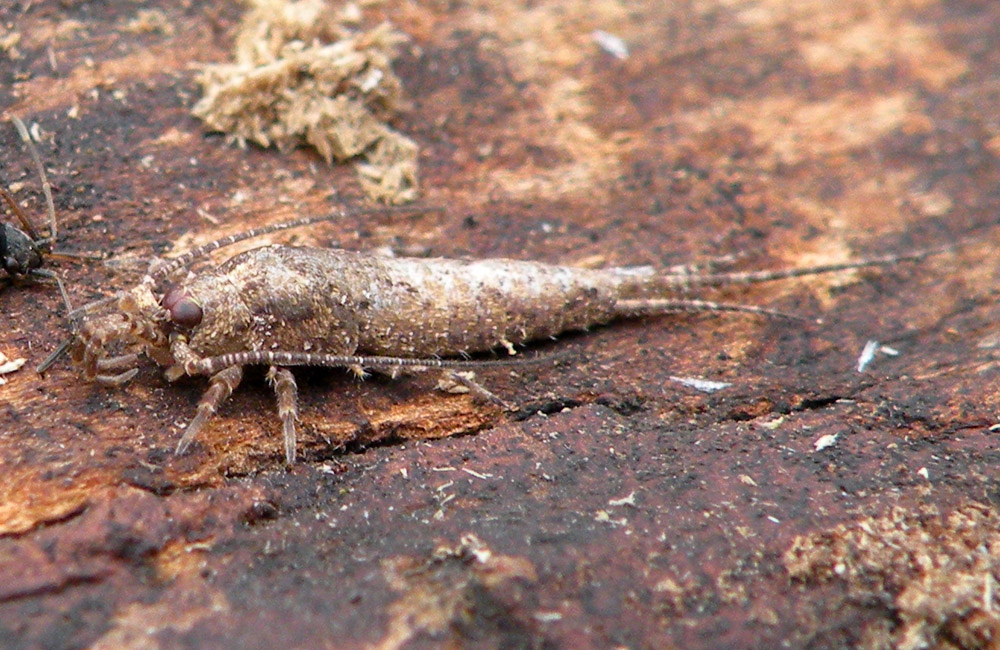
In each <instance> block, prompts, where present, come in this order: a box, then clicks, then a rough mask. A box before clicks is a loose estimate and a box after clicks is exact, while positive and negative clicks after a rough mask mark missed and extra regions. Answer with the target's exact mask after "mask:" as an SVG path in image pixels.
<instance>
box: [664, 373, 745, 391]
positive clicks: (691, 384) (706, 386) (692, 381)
mask: <svg viewBox="0 0 1000 650" xmlns="http://www.w3.org/2000/svg"><path fill="white" fill-rule="evenodd" d="M670 379H671V381H676V382H677V383H678V384H681V385H682V386H687V387H688V388H693V389H695V390H698V391H701V392H703V393H714V392H716V391H720V390H722V389H723V388H729V387H730V386H732V384H731V383H729V382H726V381H710V380H708V379H699V378H698V377H674V376H673V375H671V377H670Z"/></svg>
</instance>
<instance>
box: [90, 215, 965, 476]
mask: <svg viewBox="0 0 1000 650" xmlns="http://www.w3.org/2000/svg"><path fill="white" fill-rule="evenodd" d="M404 210H405V211H414V210H419V208H412V207H411V208H409V210H407V209H406V208H395V209H393V208H380V209H376V210H358V211H353V212H341V213H338V214H336V215H330V216H321V217H310V218H304V219H298V220H295V221H290V222H286V223H282V224H276V225H273V226H266V227H263V228H258V229H255V230H250V231H247V232H244V233H240V234H238V235H233V236H231V237H228V238H226V239H222V240H219V241H217V242H213V243H210V244H207V245H205V246H202V247H199V248H197V249H195V250H193V251H190V252H189V253H187V254H185V255H182V256H180V257H178V258H175V259H173V260H169V261H168V262H166V263H164V264H163V265H162V266H160V267H159V268H158V269H155V270H154V271H152V272H151V273H150V274H148V275H147V276H146V277H145V278H144V279H143V281H142V282H141V283H139V284H138V285H137V286H135V287H133V288H132V289H130V290H128V291H124V292H121V293H119V294H117V295H115V296H112V297H110V298H108V299H104V300H101V301H98V302H95V303H91V304H90V305H87V306H85V307H82V308H79V309H77V310H74V311H73V312H72V313H71V320H72V322H73V323H74V336H75V339H74V341H73V343H72V345H71V350H72V354H73V357H74V359H75V360H76V361H77V362H79V363H80V364H81V365H82V367H83V371H84V374H85V375H86V377H87V378H88V379H91V380H96V381H97V382H99V383H102V384H105V385H112V386H115V385H121V384H123V383H125V382H127V381H129V380H130V379H132V377H134V376H135V374H136V372H138V370H137V365H138V362H139V354H140V353H145V354H146V355H147V356H148V357H149V358H150V359H152V360H153V361H154V362H155V363H157V364H159V365H161V366H164V367H165V368H166V373H165V374H166V376H167V378H168V379H169V380H171V381H172V380H175V379H177V378H179V377H181V376H183V375H205V376H208V377H209V387H208V389H207V390H206V391H205V394H204V396H203V397H202V399H201V402H200V403H199V404H198V412H197V415H196V416H195V417H194V419H193V420H191V422H190V423H189V424H188V426H187V429H186V431H185V432H184V434H183V436H182V438H181V440H180V443H179V444H178V446H177V453H179V454H180V453H183V452H184V451H185V450H186V449H187V448H188V446H189V445H190V443H191V441H192V440H193V439H194V437H195V436H196V435H197V433H198V432H199V431H200V430H201V429H202V427H203V426H204V424H205V422H206V421H207V420H208V419H209V418H210V417H211V416H212V414H214V413H215V411H216V410H217V409H218V407H219V405H220V404H222V402H223V401H225V399H226V398H227V397H229V395H230V394H231V393H232V392H233V391H234V390H235V389H236V387H237V386H238V385H239V383H240V381H241V379H242V377H243V368H244V366H248V365H266V366H268V373H267V378H268V380H269V382H270V383H271V384H272V386H273V387H274V390H275V393H276V396H277V401H278V415H279V416H280V419H281V422H282V427H283V431H284V444H285V457H286V459H287V461H288V463H293V462H294V461H295V420H296V418H297V406H296V384H295V378H294V376H293V375H292V373H291V372H290V371H289V370H288V367H290V366H302V365H308V366H327V367H347V368H351V369H354V370H355V371H357V372H359V373H361V372H363V368H373V369H378V370H381V371H386V372H391V373H395V372H397V371H399V370H401V369H404V368H417V369H428V368H441V369H445V370H446V371H447V372H451V375H452V379H453V381H457V382H458V383H461V384H464V385H465V386H466V387H468V388H470V389H472V390H475V391H477V392H479V393H480V394H481V395H487V396H489V393H488V392H487V391H485V389H482V387H479V386H478V385H477V384H475V382H473V381H472V380H471V379H470V378H469V377H468V376H462V374H461V373H455V372H454V369H456V368H482V367H489V366H491V365H497V364H503V363H505V362H503V361H499V362H498V361H493V362H490V361H469V360H460V359H444V358H440V357H461V356H463V355H467V354H470V353H475V352H483V351H487V350H491V349H494V348H500V347H502V348H506V349H507V350H508V351H510V352H511V353H513V351H514V346H515V345H517V344H519V343H524V342H528V341H532V340H535V339H542V338H546V337H552V336H555V335H557V334H559V333H561V332H565V331H569V330H583V329H586V328H588V327H591V326H594V325H600V324H603V323H607V322H609V321H612V320H615V319H620V318H636V317H647V316H658V315H662V314H670V313H676V312H723V311H725V312H744V313H751V314H762V315H767V316H783V317H787V316H788V315H787V314H782V313H780V312H776V311H772V310H768V309H764V308H760V307H754V306H749V305H741V304H727V303H718V302H710V301H705V300H696V299H693V298H688V297H686V296H687V295H688V294H689V293H690V292H691V291H693V290H696V289H699V288H711V287H720V286H725V285H737V284H749V283H756V282H765V281H769V280H778V279H783V278H792V277H797V276H804V275H814V274H818V273H825V272H830V271H839V270H844V269H857V268H862V267H872V266H887V265H892V264H896V263H898V262H901V261H904V260H918V259H921V258H924V257H926V256H928V255H932V254H935V253H938V252H942V251H944V250H949V249H950V248H951V247H948V248H940V249H934V250H924V251H919V252H913V253H907V254H901V255H888V256H884V257H872V258H868V259H862V260H857V261H852V262H846V263H841V264H829V265H822V266H812V267H805V268H792V269H779V270H772V271H752V272H733V273H710V272H709V273H701V274H699V273H691V272H690V270H687V269H674V270H666V271H664V270H656V269H653V268H651V267H617V268H607V269H599V270H592V269H582V268H574V267H567V266H555V265H550V264H542V263H537V262H525V261H515V260H509V259H484V260H452V259H423V258H405V257H382V256H375V255H366V254H361V253H354V252H348V251H344V250H337V249H321V248H297V247H289V246H264V247H261V248H256V249H253V250H250V251H247V252H244V253H241V254H239V255H236V256H235V257H233V258H231V259H229V260H228V261H227V262H225V263H224V264H222V265H221V266H218V267H216V268H214V269H211V270H209V271H207V272H205V273H202V274H200V275H192V274H189V275H188V277H187V278H186V279H184V280H183V281H181V282H180V283H179V284H175V285H172V286H169V287H167V288H166V289H165V290H164V291H162V292H157V291H156V288H157V285H158V284H160V283H162V282H163V281H165V280H167V279H168V278H169V277H170V276H171V275H173V274H175V273H176V272H177V271H178V270H180V269H182V268H183V267H184V266H186V265H187V264H189V263H190V262H191V261H192V260H194V259H197V258H199V257H202V256H204V255H206V254H207V253H209V252H211V251H214V250H217V249H219V248H222V247H224V246H228V245H230V244H232V243H235V242H237V241H242V240H245V239H249V238H251V237H256V236H259V235H261V234H265V233H270V232H274V231H276V230H283V229H286V228H294V227H299V226H304V225H307V224H311V223H317V222H320V221H325V220H330V219H334V218H342V217H345V216H348V215H349V214H350V215H356V214H364V213H372V212H378V213H385V212H386V211H394V212H399V211H404ZM94 312H98V313H94ZM100 312H103V313H100ZM507 363H509V362H507ZM477 389H478V390H477Z"/></svg>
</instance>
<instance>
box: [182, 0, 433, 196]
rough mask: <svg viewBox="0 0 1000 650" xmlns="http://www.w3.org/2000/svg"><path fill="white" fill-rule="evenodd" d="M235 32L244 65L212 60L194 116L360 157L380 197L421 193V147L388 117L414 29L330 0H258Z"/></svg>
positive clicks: (243, 137)
mask: <svg viewBox="0 0 1000 650" xmlns="http://www.w3.org/2000/svg"><path fill="white" fill-rule="evenodd" d="M250 4H251V8H250V10H249V11H248V12H247V14H246V15H245V16H244V17H243V21H242V23H241V24H240V28H239V34H238V35H237V38H236V46H235V57H236V62H235V63H226V64H219V65H209V66H206V67H205V68H204V70H203V71H202V73H201V75H200V79H199V81H200V83H201V85H202V88H203V89H204V97H203V98H202V99H201V100H200V101H199V102H198V104H197V105H196V106H195V107H194V114H195V115H196V116H198V117H200V118H201V119H202V120H204V121H205V123H206V124H207V125H208V127H209V128H211V129H213V130H216V131H222V132H224V133H227V134H229V137H230V139H231V140H232V141H234V142H236V143H238V144H239V145H240V146H245V145H246V142H247V141H248V140H249V141H251V142H255V143H257V144H259V145H261V146H263V147H268V146H271V145H274V146H276V147H278V148H279V149H282V150H287V149H290V148H292V147H296V146H300V145H304V144H306V145H311V146H313V147H315V148H316V150H317V151H318V152H319V153H320V155H321V156H323V158H325V159H326V161H327V162H332V161H333V160H337V161H338V162H343V161H346V160H350V159H357V160H358V166H357V169H358V175H359V182H360V183H361V185H362V187H363V188H364V190H365V192H366V193H367V194H368V195H369V196H370V197H372V198H373V199H376V200H379V201H383V202H386V203H405V202H408V201H412V200H413V199H415V198H416V196H417V145H416V143H415V142H413V140H411V139H409V138H407V137H406V136H404V135H402V134H400V133H398V132H396V131H394V130H393V129H392V128H390V127H389V125H388V124H387V120H389V119H391V118H392V117H393V116H395V115H396V114H397V113H398V112H399V110H400V109H401V107H402V105H403V99H402V84H401V83H400V80H399V78H398V77H397V76H396V75H395V74H394V73H393V71H392V61H393V59H394V58H395V56H396V52H397V48H398V46H399V45H400V44H401V43H403V42H404V41H405V40H406V36H405V35H403V34H402V33H400V32H398V31H396V30H395V29H394V28H393V27H392V26H391V25H390V24H388V23H383V24H381V25H379V26H378V27H375V28H374V29H371V30H367V31H365V30H361V29H358V28H356V27H354V26H353V25H355V24H356V22H357V20H358V19H359V18H360V11H359V10H358V9H357V7H356V6H354V5H348V6H347V7H346V8H343V9H341V10H340V11H339V12H338V11H335V10H333V9H332V8H330V7H328V6H327V5H326V4H325V3H324V2H323V1H322V0H301V1H299V2H287V1H286V0H251V1H250Z"/></svg>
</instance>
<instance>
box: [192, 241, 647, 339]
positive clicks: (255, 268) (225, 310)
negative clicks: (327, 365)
mask: <svg viewBox="0 0 1000 650" xmlns="http://www.w3.org/2000/svg"><path fill="white" fill-rule="evenodd" d="M656 283H657V277H656V276H655V275H654V273H653V271H652V269H651V268H648V267H642V268H612V269H601V270H588V269H579V268H572V267H565V266H554V265H550V264H541V263H537V262H523V261H516V260H507V259H492V260H453V259H422V258H419V259H415V258H406V257H381V256H374V255H365V254H361V253H354V252H350V251H344V250H337V249H322V248H291V247H285V246H266V247H263V248H257V249H253V250H250V251H247V252H245V253H241V254H239V255H237V256H235V257H233V258H232V259H230V260H229V261H228V262H226V263H224V264H223V265H221V266H219V267H218V268H216V269H213V270H211V271H209V272H207V273H204V274H202V275H200V276H198V277H197V279H195V280H194V281H193V282H191V283H190V284H186V285H182V286H181V287H180V288H179V290H180V291H181V292H182V293H183V294H185V295H186V296H187V297H188V298H190V299H191V300H192V301H194V302H195V303H197V304H198V305H199V306H200V307H201V309H202V313H203V319H202V321H201V323H200V325H199V326H198V327H196V328H193V329H192V330H191V333H190V334H189V337H188V344H189V346H190V347H191V349H192V350H193V351H194V352H196V353H197V354H199V355H200V356H203V357H206V356H217V355H220V354H224V353H228V352H238V351H242V350H274V349H279V350H289V351H291V350H298V351H302V352H314V353H320V352H325V353H328V354H337V355H349V354H361V355H375V356H391V357H438V356H444V357H447V356H456V355H464V354H468V353H474V352H482V351H485V350H490V349H493V348H495V347H498V346H504V347H506V348H508V349H511V348H512V346H513V345H516V344H519V343H524V342H527V341H532V340H535V339H540V338H545V337H549V336H555V335H557V334H559V333H561V332H566V331H569V330H580V329H586V328H587V327H590V326H593V325H598V324H603V323H607V322H608V321H610V320H612V319H614V318H616V317H620V316H624V315H626V314H625V313H623V312H622V311H621V310H619V309H618V307H617V305H618V303H619V301H621V300H623V299H626V298H641V297H644V296H648V295H649V294H651V293H652V292H654V291H655V290H656V287H655V286H654V285H655V284H656ZM661 284H662V283H661ZM661 289H662V288H661ZM661 292H662V291H661Z"/></svg>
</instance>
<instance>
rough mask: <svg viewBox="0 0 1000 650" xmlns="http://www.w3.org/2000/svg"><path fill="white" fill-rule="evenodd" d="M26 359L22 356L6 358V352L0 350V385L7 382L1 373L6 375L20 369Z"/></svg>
mask: <svg viewBox="0 0 1000 650" xmlns="http://www.w3.org/2000/svg"><path fill="white" fill-rule="evenodd" d="M26 361H27V359H24V358H18V359H8V358H7V355H6V354H4V353H3V352H0V386H3V385H4V384H6V383H7V380H6V379H4V378H3V376H2V375H8V374H10V373H12V372H16V371H18V370H20V369H21V366H23V365H24V364H25V362H26Z"/></svg>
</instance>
